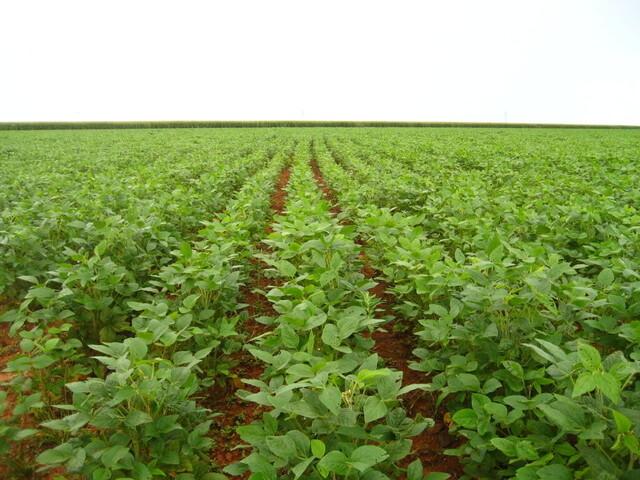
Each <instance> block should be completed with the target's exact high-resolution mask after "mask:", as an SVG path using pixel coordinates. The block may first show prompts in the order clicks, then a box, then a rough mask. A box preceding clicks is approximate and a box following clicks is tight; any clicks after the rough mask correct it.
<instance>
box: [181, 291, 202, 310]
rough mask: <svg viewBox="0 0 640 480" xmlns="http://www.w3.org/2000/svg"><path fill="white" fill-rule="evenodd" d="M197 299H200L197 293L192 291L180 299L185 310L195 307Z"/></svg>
mask: <svg viewBox="0 0 640 480" xmlns="http://www.w3.org/2000/svg"><path fill="white" fill-rule="evenodd" d="M199 299H200V295H197V294H195V293H194V294H192V295H189V296H188V297H187V298H185V299H184V300H183V301H182V305H184V307H185V308H186V309H187V310H191V309H193V307H195V305H196V303H198V300H199Z"/></svg>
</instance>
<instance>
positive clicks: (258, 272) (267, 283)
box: [202, 166, 291, 478]
mask: <svg viewBox="0 0 640 480" xmlns="http://www.w3.org/2000/svg"><path fill="white" fill-rule="evenodd" d="M290 177H291V167H290V166H287V167H285V168H284V169H283V170H282V172H280V175H279V177H278V180H277V182H276V185H275V190H274V192H273V195H272V196H271V215H272V216H274V215H281V214H282V213H283V212H284V209H285V205H286V201H287V191H286V190H285V188H286V186H287V185H288V183H289V178H290ZM272 231H273V228H272V224H271V222H269V224H268V225H267V226H266V227H265V236H266V235H268V234H269V233H271V232H272ZM255 247H256V249H258V250H261V251H263V252H268V247H266V246H265V245H264V244H263V243H258V244H257V245H255ZM251 262H252V264H253V268H252V269H251V273H250V276H249V282H248V284H247V285H245V286H244V287H243V289H242V291H241V295H242V300H241V303H245V304H247V305H248V307H247V313H248V318H247V320H246V321H245V322H244V323H243V324H242V326H241V328H242V329H243V331H244V333H245V334H246V338H247V339H251V338H253V337H255V336H257V335H260V334H262V333H264V332H265V331H267V330H268V327H266V326H265V325H262V324H260V323H258V322H256V321H255V318H256V317H259V316H262V315H267V316H275V315H276V312H275V310H273V307H272V305H271V302H269V300H268V299H267V298H266V297H265V296H264V294H263V293H262V292H265V291H267V290H268V289H269V288H270V287H271V286H274V285H276V284H277V281H276V280H274V279H270V278H267V277H265V276H264V270H265V268H267V265H266V264H265V263H264V262H263V261H261V260H259V259H257V258H253V259H252V260H251ZM232 360H233V363H234V366H233V367H232V369H231V378H232V381H231V382H229V383H228V384H227V385H225V386H220V385H214V386H213V387H212V388H211V389H210V391H208V392H207V395H206V397H207V398H206V401H203V402H202V404H203V405H204V406H206V407H207V408H209V409H211V410H212V411H213V412H214V413H215V414H217V415H218V416H217V417H215V418H214V424H213V426H212V433H213V435H212V438H213V440H214V442H215V443H214V447H213V451H212V452H211V458H212V459H213V460H214V462H215V463H216V464H217V465H218V466H219V467H221V468H222V467H225V466H227V465H229V464H231V463H234V462H237V461H238V460H241V459H242V458H243V457H244V456H245V455H246V452H245V451H243V450H242V449H237V450H234V449H233V448H234V447H236V446H238V445H240V444H242V441H241V440H240V437H239V436H238V434H237V433H236V431H235V429H236V427H237V426H238V425H247V424H249V423H251V422H252V421H254V420H256V419H258V418H259V417H260V416H261V415H262V413H263V412H264V409H263V408H262V407H260V406H259V405H256V404H255V403H251V402H244V401H243V400H241V399H240V398H238V397H237V396H236V392H237V390H239V389H246V390H251V389H252V387H249V386H247V385H245V384H244V383H242V380H241V379H243V378H254V379H258V378H260V376H261V375H262V372H263V370H264V365H263V364H262V363H261V362H259V361H257V360H256V359H255V358H254V357H253V356H251V354H249V353H248V352H247V351H246V350H244V349H243V350H240V351H239V352H237V353H236V354H234V355H233V356H232ZM242 478H244V477H242Z"/></svg>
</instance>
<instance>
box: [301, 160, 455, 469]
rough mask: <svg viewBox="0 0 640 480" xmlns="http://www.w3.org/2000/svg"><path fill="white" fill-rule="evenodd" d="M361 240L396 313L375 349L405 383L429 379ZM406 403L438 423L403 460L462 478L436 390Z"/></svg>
mask: <svg viewBox="0 0 640 480" xmlns="http://www.w3.org/2000/svg"><path fill="white" fill-rule="evenodd" d="M310 163H311V169H312V171H313V176H314V178H315V180H316V183H317V185H318V187H319V188H320V190H321V191H322V193H323V196H324V198H325V200H326V201H328V202H329V203H331V205H332V207H331V211H332V212H333V213H334V214H337V213H340V212H341V208H340V206H339V205H338V202H337V198H338V197H337V195H336V192H335V191H333V190H332V189H331V187H329V186H328V184H327V183H326V181H325V180H324V178H323V176H322V172H321V170H320V167H319V165H318V162H317V160H316V158H315V154H313V153H312V158H311V162H310ZM345 222H346V220H345ZM357 243H358V244H359V245H361V246H362V251H361V252H360V260H361V261H362V273H363V275H364V276H365V277H366V278H369V279H372V280H374V281H376V282H377V284H376V286H375V287H373V288H372V289H371V290H370V292H371V293H372V294H373V295H375V296H376V297H377V298H378V301H379V315H381V316H390V317H396V318H395V319H394V320H392V321H391V322H389V323H387V324H386V325H385V329H384V330H378V331H376V332H374V333H373V335H372V338H373V339H374V340H375V342H376V345H375V347H374V349H375V351H376V352H377V353H378V354H379V355H380V356H381V357H382V358H383V359H384V360H385V362H386V363H387V365H389V366H391V367H393V368H395V369H397V370H400V371H401V372H402V383H403V385H410V384H414V383H425V382H426V381H428V379H426V378H425V376H424V373H421V372H417V371H415V370H411V369H410V368H409V362H410V361H411V360H412V359H413V358H414V357H413V350H414V349H415V339H414V338H415V337H414V335H413V327H412V326H411V325H408V324H407V322H403V319H398V318H397V315H395V311H394V309H393V305H394V303H395V301H396V300H395V297H394V296H393V295H391V294H390V293H389V285H388V284H387V283H386V282H384V280H381V279H380V278H379V277H380V276H381V274H380V272H379V271H377V270H375V269H374V268H373V267H372V266H371V264H370V262H369V259H368V258H367V255H366V252H365V247H366V242H365V241H364V240H362V239H360V238H359V239H358V240H357ZM403 403H404V405H405V408H406V409H407V412H408V414H409V415H411V416H413V417H415V416H417V415H422V416H423V417H428V418H433V420H434V421H435V425H434V426H433V427H432V428H430V429H428V430H426V431H424V432H423V433H422V434H421V435H418V436H417V437H414V438H413V449H412V454H411V455H410V456H409V457H408V458H407V459H405V461H404V462H403V464H405V463H406V464H408V463H410V462H411V461H413V460H414V459H416V458H420V460H421V461H422V464H423V466H424V467H425V474H427V473H431V472H446V473H449V474H450V475H451V478H453V479H455V478H459V477H460V476H461V475H462V466H461V465H460V462H459V460H458V458H457V457H452V456H448V455H445V454H444V453H443V452H444V450H445V449H447V448H453V447H455V446H457V440H456V439H455V438H453V437H452V436H451V435H449V429H448V425H447V422H446V419H447V418H448V415H447V413H446V411H445V410H444V408H443V407H441V408H439V409H437V408H436V406H435V397H434V396H433V394H431V393H428V392H422V391H420V390H415V391H413V392H411V393H409V394H407V395H405V397H404V399H403Z"/></svg>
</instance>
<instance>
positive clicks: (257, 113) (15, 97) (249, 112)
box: [0, 0, 640, 125]
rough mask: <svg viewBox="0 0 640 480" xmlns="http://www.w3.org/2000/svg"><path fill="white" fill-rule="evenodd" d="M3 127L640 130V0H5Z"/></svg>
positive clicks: (0, 4)
mask: <svg viewBox="0 0 640 480" xmlns="http://www.w3.org/2000/svg"><path fill="white" fill-rule="evenodd" d="M0 52H1V55H0V121H30V120H43V121H44V120H65V121H73V120H174V119H175V120H179V119H182V120H189V119H207V120H222V119H246V120H252V119H317V120H322V119H331V120H361V119H362V120H364V119H370V120H425V121H430V120H432V121H455V120H463V121H504V120H508V121H510V122H568V123H617V124H636V125H640V0H599V1H596V0H520V1H518V0H509V1H508V0H504V1H501V0H483V1H480V0H468V1H464V0H448V1H445V0H440V1H427V0H423V1H408V0H389V1H386V2H381V1H371V0H368V1H359V0H351V1H349V0H341V1H333V0H322V1H320V0H314V1H311V0H308V1H305V0H297V1H280V0H272V1H266V0H262V1H250V0H225V1H214V0H210V1H191V0H176V1H158V0H155V1H146V0H127V1H120V0H103V1H97V0H82V1H68V0H57V1H51V0H44V1H35V0H0Z"/></svg>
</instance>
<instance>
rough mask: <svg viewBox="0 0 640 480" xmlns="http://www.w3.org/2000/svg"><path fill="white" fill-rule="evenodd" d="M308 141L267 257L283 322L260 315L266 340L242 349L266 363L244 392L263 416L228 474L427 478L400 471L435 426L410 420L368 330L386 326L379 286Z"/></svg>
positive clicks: (256, 479)
mask: <svg viewBox="0 0 640 480" xmlns="http://www.w3.org/2000/svg"><path fill="white" fill-rule="evenodd" d="M309 159H310V151H309V142H304V143H301V144H300V145H299V147H298V149H297V151H296V155H295V159H294V165H293V172H292V176H291V182H290V185H289V187H288V201H287V207H286V214H284V215H283V216H279V217H276V221H275V223H274V225H273V233H271V234H270V235H269V236H268V237H267V239H266V240H265V243H266V244H267V246H268V247H269V253H265V254H262V255H260V256H259V258H260V259H262V260H263V261H264V262H266V263H267V264H268V265H269V267H270V268H269V270H268V272H269V273H270V274H271V275H272V276H273V279H274V283H277V284H278V286H277V287H274V288H271V289H270V290H269V291H268V292H266V295H267V297H268V299H269V300H270V302H271V303H272V305H273V308H274V310H275V311H276V312H277V314H278V315H277V316H276V317H263V318H260V319H259V320H260V321H261V322H263V323H264V324H266V325H268V326H269V327H270V329H269V330H268V332H267V333H265V334H263V335H262V336H260V337H258V338H256V339H255V340H254V341H253V342H252V343H251V344H249V345H248V346H247V347H246V348H247V349H248V350H249V352H250V353H251V354H252V355H253V356H254V357H255V358H257V359H258V360H260V361H261V362H263V363H264V365H265V370H264V374H263V375H262V377H261V378H260V379H245V380H244V381H245V382H246V384H247V385H248V386H250V388H248V389H247V390H245V391H242V392H240V395H241V397H242V398H243V399H244V400H246V401H250V402H254V403H256V404H258V405H260V406H261V407H263V408H265V409H266V410H267V411H266V412H265V413H264V415H263V417H262V419H261V420H259V421H255V422H253V423H251V424H250V425H246V426H242V427H239V428H238V432H239V434H240V437H241V439H242V440H243V441H244V443H245V444H246V445H245V447H246V448H249V449H250V451H249V454H248V455H247V456H246V457H245V458H244V459H242V460H241V461H240V462H238V463H236V464H233V465H231V466H229V467H227V468H226V469H225V472H226V473H229V474H231V475H234V476H239V475H243V474H245V473H247V472H250V477H249V478H250V479H252V480H275V479H277V478H283V479H299V478H303V479H309V480H313V479H324V478H331V479H338V478H344V479H364V480H384V479H393V478H398V477H399V476H400V475H406V478H407V479H409V480H423V479H431V480H436V479H440V478H447V477H448V475H447V474H430V475H427V476H425V475H424V474H423V468H422V465H421V463H420V460H415V461H413V462H412V463H411V464H410V465H409V466H408V469H406V470H405V469H404V468H402V467H401V466H400V464H401V462H402V460H403V459H405V458H406V457H407V456H408V455H409V454H410V452H411V445H412V442H411V438H412V437H414V436H415V435H418V434H420V433H421V432H422V431H423V430H424V429H425V428H427V427H429V426H430V425H432V421H431V420H430V419H424V418H410V417H408V416H407V414H406V412H405V410H404V409H403V408H402V403H401V398H402V396H403V395H404V394H405V393H407V392H409V391H411V390H414V389H417V388H423V387H424V386H423V385H409V386H405V387H402V386H401V381H402V378H401V377H402V373H401V372H399V371H396V370H394V369H390V368H386V367H385V366H384V365H383V361H382V359H381V358H379V357H378V355H377V354H375V353H373V354H372V349H373V346H374V341H373V340H372V339H371V338H370V333H371V332H372V331H373V330H374V329H376V328H378V327H381V326H382V324H383V323H384V322H385V320H384V319H382V318H381V316H380V315H378V314H377V312H376V307H377V301H376V298H375V297H374V296H373V295H372V294H371V293H370V292H369V290H370V289H371V288H372V286H373V285H374V284H373V283H372V282H371V281H370V280H367V279H366V278H365V277H364V276H363V274H362V273H361V267H362V265H361V262H360V261H359V252H360V246H359V245H358V244H357V243H356V242H355V234H356V232H355V230H354V229H353V228H351V227H345V226H343V225H341V224H340V222H339V219H338V218H335V217H334V216H333V215H332V214H331V212H330V205H329V204H328V203H327V202H325V201H324V200H323V199H322V194H321V193H320V191H319V190H318V188H317V187H316V185H315V182H314V179H313V177H312V174H311V169H310V166H309Z"/></svg>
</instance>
